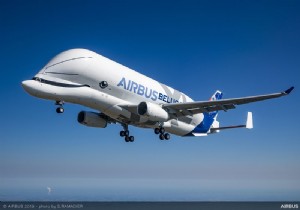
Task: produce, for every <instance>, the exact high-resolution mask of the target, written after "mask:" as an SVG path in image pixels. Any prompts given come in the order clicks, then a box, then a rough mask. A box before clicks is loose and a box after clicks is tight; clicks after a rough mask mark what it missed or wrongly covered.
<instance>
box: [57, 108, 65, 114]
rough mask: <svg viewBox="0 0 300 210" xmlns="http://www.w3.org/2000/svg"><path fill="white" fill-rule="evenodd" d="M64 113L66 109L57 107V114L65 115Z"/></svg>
mask: <svg viewBox="0 0 300 210" xmlns="http://www.w3.org/2000/svg"><path fill="white" fill-rule="evenodd" d="M63 112H64V108H63V107H57V108H56V113H63Z"/></svg>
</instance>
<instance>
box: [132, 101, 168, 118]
mask: <svg viewBox="0 0 300 210" xmlns="http://www.w3.org/2000/svg"><path fill="white" fill-rule="evenodd" d="M137 113H138V114H139V115H141V116H144V117H147V118H148V119H149V120H151V121H158V122H166V121H168V119H169V114H168V112H166V110H164V109H163V108H161V106H159V105H158V104H153V103H150V102H141V103H140V104H139V105H138V107H137Z"/></svg>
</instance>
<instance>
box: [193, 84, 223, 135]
mask: <svg viewBox="0 0 300 210" xmlns="http://www.w3.org/2000/svg"><path fill="white" fill-rule="evenodd" d="M222 97H223V93H222V92H221V91H219V90H217V91H216V92H215V93H214V94H213V95H212V96H211V98H210V101H216V100H221V99H222ZM203 115H204V118H203V120H202V122H201V123H200V124H199V125H197V126H196V127H195V129H194V130H193V131H192V134H193V135H195V134H196V133H198V134H199V133H202V134H203V133H205V134H206V133H207V132H208V131H209V130H210V128H211V127H213V128H216V127H219V122H218V121H217V120H216V119H217V116H218V111H213V112H204V113H203Z"/></svg>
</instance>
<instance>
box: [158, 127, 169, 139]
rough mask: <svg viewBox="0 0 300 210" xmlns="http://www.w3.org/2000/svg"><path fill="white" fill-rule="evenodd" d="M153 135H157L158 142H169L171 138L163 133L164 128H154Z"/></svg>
mask: <svg viewBox="0 0 300 210" xmlns="http://www.w3.org/2000/svg"><path fill="white" fill-rule="evenodd" d="M154 133H155V134H159V139H160V140H169V139H170V138H171V135H170V134H169V133H165V128H164V127H159V128H154Z"/></svg>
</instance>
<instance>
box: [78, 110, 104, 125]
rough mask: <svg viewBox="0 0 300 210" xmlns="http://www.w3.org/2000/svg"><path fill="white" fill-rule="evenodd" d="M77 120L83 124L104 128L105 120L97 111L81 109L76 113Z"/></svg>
mask: <svg viewBox="0 0 300 210" xmlns="http://www.w3.org/2000/svg"><path fill="white" fill-rule="evenodd" d="M77 121H78V122H79V123H80V124H82V125H85V126H89V127H97V128H105V127H106V126H107V121H106V119H104V118H103V117H102V116H100V115H99V113H95V112H85V111H81V112H79V113H78V117H77Z"/></svg>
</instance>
